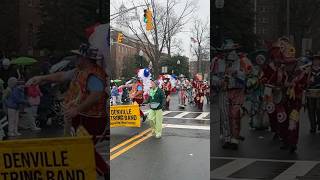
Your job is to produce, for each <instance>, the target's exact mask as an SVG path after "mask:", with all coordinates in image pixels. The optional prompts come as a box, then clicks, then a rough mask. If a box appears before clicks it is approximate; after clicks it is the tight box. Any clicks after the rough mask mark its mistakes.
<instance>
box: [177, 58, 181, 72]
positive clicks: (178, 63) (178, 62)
mask: <svg viewBox="0 0 320 180" xmlns="http://www.w3.org/2000/svg"><path fill="white" fill-rule="evenodd" d="M180 63H181V62H180V60H178V61H177V65H178V67H177V70H176V71H177V72H176V73H177V75H179V72H178V69H179V65H180Z"/></svg>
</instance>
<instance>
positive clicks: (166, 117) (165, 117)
mask: <svg viewBox="0 0 320 180" xmlns="http://www.w3.org/2000/svg"><path fill="white" fill-rule="evenodd" d="M163 118H164V119H177V118H175V117H168V116H164V117H163ZM178 119H192V120H197V121H210V119H195V118H183V117H182V118H178Z"/></svg>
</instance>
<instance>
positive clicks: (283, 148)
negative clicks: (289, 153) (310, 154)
mask: <svg viewBox="0 0 320 180" xmlns="http://www.w3.org/2000/svg"><path fill="white" fill-rule="evenodd" d="M288 148H289V146H288V144H283V145H282V146H280V149H282V150H287V149H288Z"/></svg>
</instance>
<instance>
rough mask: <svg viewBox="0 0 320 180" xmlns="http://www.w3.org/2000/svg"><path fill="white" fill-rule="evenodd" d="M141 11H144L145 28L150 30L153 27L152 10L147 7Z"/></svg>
mask: <svg viewBox="0 0 320 180" xmlns="http://www.w3.org/2000/svg"><path fill="white" fill-rule="evenodd" d="M143 12H144V15H143V17H144V19H143V21H144V22H145V23H146V30H147V31H150V30H152V29H153V22H152V11H151V10H150V9H149V8H148V9H145V10H143Z"/></svg>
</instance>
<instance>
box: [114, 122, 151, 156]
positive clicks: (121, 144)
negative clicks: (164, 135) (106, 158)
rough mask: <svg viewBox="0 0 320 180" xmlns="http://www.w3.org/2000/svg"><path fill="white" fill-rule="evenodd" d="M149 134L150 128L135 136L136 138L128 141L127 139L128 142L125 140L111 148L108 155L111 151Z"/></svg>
mask: <svg viewBox="0 0 320 180" xmlns="http://www.w3.org/2000/svg"><path fill="white" fill-rule="evenodd" d="M149 132H151V128H148V129H147V130H145V131H143V132H141V133H140V134H138V135H136V136H133V137H132V138H130V139H128V140H126V141H124V142H122V143H120V144H118V145H116V146H115V147H113V148H112V149H110V153H112V152H113V151H115V150H117V149H119V148H121V147H122V146H125V145H126V144H128V143H130V142H132V141H134V140H136V139H139V138H140V137H142V136H144V135H145V134H147V133H149Z"/></svg>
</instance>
